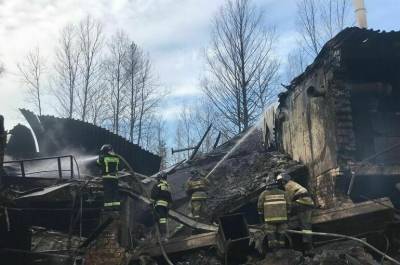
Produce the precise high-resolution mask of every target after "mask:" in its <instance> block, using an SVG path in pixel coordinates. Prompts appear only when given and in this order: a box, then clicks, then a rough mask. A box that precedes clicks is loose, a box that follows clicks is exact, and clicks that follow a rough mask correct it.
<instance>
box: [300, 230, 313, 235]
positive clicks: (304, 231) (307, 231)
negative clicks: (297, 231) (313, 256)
mask: <svg viewBox="0 0 400 265" xmlns="http://www.w3.org/2000/svg"><path fill="white" fill-rule="evenodd" d="M301 232H303V233H306V234H310V233H312V230H306V229H303V230H301Z"/></svg>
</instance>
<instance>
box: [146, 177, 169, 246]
mask: <svg viewBox="0 0 400 265" xmlns="http://www.w3.org/2000/svg"><path fill="white" fill-rule="evenodd" d="M167 178H168V176H167V174H166V173H165V172H161V173H159V174H158V176H157V183H156V184H154V186H153V188H152V190H151V198H152V199H153V200H154V204H153V207H154V209H153V211H154V217H155V220H156V221H157V223H158V227H159V230H160V234H161V237H162V238H163V239H167V237H168V235H167V232H168V210H169V208H170V206H171V202H172V196H171V190H170V187H169V184H168V182H167Z"/></svg>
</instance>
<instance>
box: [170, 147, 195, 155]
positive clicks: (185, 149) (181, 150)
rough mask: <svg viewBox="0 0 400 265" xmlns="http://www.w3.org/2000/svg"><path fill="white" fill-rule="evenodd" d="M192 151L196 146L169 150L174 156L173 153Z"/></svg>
mask: <svg viewBox="0 0 400 265" xmlns="http://www.w3.org/2000/svg"><path fill="white" fill-rule="evenodd" d="M193 149H196V146H193V147H187V148H181V149H174V148H171V154H175V153H179V152H184V151H189V150H193Z"/></svg>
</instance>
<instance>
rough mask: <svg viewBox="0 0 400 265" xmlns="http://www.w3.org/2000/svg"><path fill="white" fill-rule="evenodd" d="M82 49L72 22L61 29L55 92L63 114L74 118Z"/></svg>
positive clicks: (56, 63)
mask: <svg viewBox="0 0 400 265" xmlns="http://www.w3.org/2000/svg"><path fill="white" fill-rule="evenodd" d="M80 55H81V51H80V49H79V47H78V43H77V32H76V28H75V27H74V26H73V25H72V24H70V25H67V26H66V27H64V28H63V29H62V31H61V35H60V39H59V45H58V47H57V49H56V62H55V65H54V68H55V75H56V76H55V81H56V82H55V83H56V87H55V88H54V89H53V93H54V95H55V97H56V98H57V100H58V102H59V107H60V108H61V110H59V111H60V112H61V113H62V115H65V116H66V117H68V118H72V117H73V115H74V114H75V105H76V102H75V98H76V96H77V95H76V87H77V82H78V67H79V59H80Z"/></svg>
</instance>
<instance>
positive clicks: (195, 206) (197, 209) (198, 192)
mask: <svg viewBox="0 0 400 265" xmlns="http://www.w3.org/2000/svg"><path fill="white" fill-rule="evenodd" d="M190 173H191V176H190V178H189V179H188V181H187V182H186V194H187V195H188V196H189V197H190V210H191V214H192V217H193V218H195V219H200V217H202V216H203V215H204V213H205V206H206V204H205V201H206V200H207V197H208V196H207V186H208V183H209V182H208V180H207V179H206V178H204V177H203V176H202V175H200V173H199V172H198V171H197V170H192V171H191V172H190Z"/></svg>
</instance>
